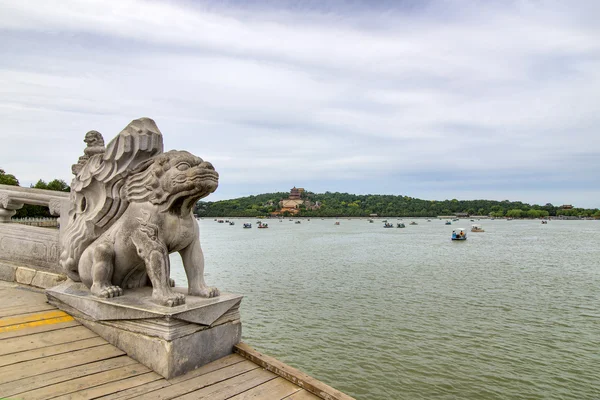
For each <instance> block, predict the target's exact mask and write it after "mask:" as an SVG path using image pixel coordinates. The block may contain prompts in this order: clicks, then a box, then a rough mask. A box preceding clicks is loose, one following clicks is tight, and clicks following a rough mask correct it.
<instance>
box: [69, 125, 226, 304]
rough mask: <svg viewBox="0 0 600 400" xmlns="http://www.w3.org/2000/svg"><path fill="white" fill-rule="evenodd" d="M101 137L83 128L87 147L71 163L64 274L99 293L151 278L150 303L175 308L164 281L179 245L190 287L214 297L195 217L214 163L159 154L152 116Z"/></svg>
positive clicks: (181, 298)
mask: <svg viewBox="0 0 600 400" xmlns="http://www.w3.org/2000/svg"><path fill="white" fill-rule="evenodd" d="M88 136H90V137H89V140H88ZM101 139H102V136H101V135H100V134H99V133H98V132H95V131H93V132H91V133H90V132H88V135H86V143H88V148H87V149H86V151H85V154H84V156H83V157H81V158H80V159H79V162H78V163H77V164H76V165H74V166H73V172H74V173H75V174H76V176H75V178H74V179H73V181H72V183H71V189H72V191H71V197H70V199H71V208H70V211H69V223H68V226H67V227H66V228H65V230H64V232H63V233H62V236H61V243H62V253H61V256H60V264H61V266H62V268H63V269H64V272H65V274H66V275H67V276H68V277H69V278H71V279H72V280H74V281H80V282H83V283H84V284H85V285H86V286H87V287H88V288H89V289H90V290H91V292H92V293H93V294H94V295H95V296H98V297H103V298H112V297H117V296H121V295H123V290H128V289H132V288H139V287H144V286H149V283H151V285H152V288H153V290H152V299H153V301H154V302H156V303H158V304H160V305H164V306H169V307H176V306H179V305H181V304H183V303H184V302H185V294H184V293H181V292H179V291H175V290H173V289H172V288H171V285H170V280H169V273H170V266H169V253H172V252H175V251H177V252H179V253H180V255H181V257H182V260H183V265H184V268H185V272H186V275H187V279H188V284H189V286H188V291H187V293H188V294H189V295H192V296H200V297H216V296H218V295H219V291H218V290H217V289H216V288H212V287H209V286H207V285H206V283H205V281H204V256H203V254H202V249H201V246H200V239H199V231H198V224H197V223H196V221H195V219H194V218H193V216H192V208H193V206H194V204H195V203H196V202H197V201H198V200H199V199H201V198H203V197H205V196H207V195H209V194H210V193H212V192H214V191H215V190H216V188H217V185H218V176H219V175H218V173H217V172H216V171H215V169H214V168H213V166H212V165H211V164H210V163H208V162H205V161H203V160H202V159H201V158H199V157H196V156H194V155H192V154H190V153H188V152H186V151H169V152H166V153H163V142H162V134H161V133H160V131H159V129H158V127H157V126H156V124H155V123H154V121H152V120H151V119H149V118H141V119H138V120H134V121H132V122H131V123H130V124H129V125H128V126H127V127H125V129H124V130H123V131H122V132H121V133H119V135H117V137H115V138H114V139H113V140H112V141H111V142H110V143H109V144H108V145H107V146H106V148H104V146H103V144H104V142H103V140H101ZM92 150H93V151H92ZM149 281H150V282H149Z"/></svg>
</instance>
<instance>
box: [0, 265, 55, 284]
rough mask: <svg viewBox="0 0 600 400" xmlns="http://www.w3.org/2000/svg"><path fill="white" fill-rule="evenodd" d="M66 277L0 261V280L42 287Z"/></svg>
mask: <svg viewBox="0 0 600 400" xmlns="http://www.w3.org/2000/svg"><path fill="white" fill-rule="evenodd" d="M66 279H67V277H66V276H64V275H61V274H55V273H52V272H46V271H39V270H36V269H34V268H28V267H20V266H16V265H10V264H6V263H3V262H0V280H2V281H7V282H17V283H21V284H23V285H30V286H35V287H38V288H42V289H48V288H51V287H54V286H56V285H58V284H60V283H61V282H63V281H65V280H66Z"/></svg>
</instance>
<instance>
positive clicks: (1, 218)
mask: <svg viewBox="0 0 600 400" xmlns="http://www.w3.org/2000/svg"><path fill="white" fill-rule="evenodd" d="M68 200H69V193H65V192H57V191H54V190H44V189H32V188H24V187H20V186H10V185H0V223H1V222H10V219H11V217H12V216H13V215H15V214H16V212H17V210H18V209H20V208H21V207H23V205H24V204H33V205H37V206H45V207H48V208H49V209H50V214H52V215H60V214H61V207H62V204H63V203H64V202H65V201H68Z"/></svg>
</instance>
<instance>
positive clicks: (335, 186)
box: [0, 0, 600, 207]
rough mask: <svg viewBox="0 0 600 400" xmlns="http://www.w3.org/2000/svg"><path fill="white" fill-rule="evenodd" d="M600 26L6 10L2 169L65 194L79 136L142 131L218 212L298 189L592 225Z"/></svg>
mask: <svg viewBox="0 0 600 400" xmlns="http://www.w3.org/2000/svg"><path fill="white" fill-rule="evenodd" d="M599 8H600V6H599V5H598V4H597V3H596V2H594V1H589V2H584V1H582V2H578V3H577V7H575V6H572V5H567V4H565V3H563V2H558V1H540V2H532V1H516V0H515V1H511V2H504V3H502V4H492V2H481V1H464V2H448V1H442V0H440V1H431V2H410V1H407V2H400V3H398V2H377V3H372V2H356V1H355V2H342V1H339V2H334V3H328V6H324V5H322V4H321V3H320V2H306V3H295V2H267V3H260V4H256V5H252V4H247V3H239V2H201V3H194V2H184V1H180V2H158V1H142V0H124V1H120V2H118V3H110V4H109V3H106V2H103V1H100V0H82V1H75V0H65V1H62V2H59V3H51V2H41V3H40V2H33V1H25V0H24V1H19V2H11V3H2V4H0V30H1V31H2V35H1V36H0V55H1V57H0V93H1V95H0V129H1V130H0V132H2V133H0V135H1V136H0V140H1V142H2V146H1V147H0V163H1V167H2V168H4V169H5V170H7V171H9V172H11V173H13V174H15V175H17V177H19V179H20V180H21V181H22V182H35V181H36V180H37V179H39V178H44V179H46V180H49V179H53V178H55V177H59V178H62V179H65V180H69V179H70V177H69V171H70V164H71V163H73V162H75V161H76V160H77V157H78V156H79V155H80V153H81V152H82V149H83V146H84V145H83V142H82V139H83V135H84V134H85V132H86V131H87V130H91V129H96V130H99V131H100V132H102V133H103V134H104V136H105V138H106V139H109V138H112V137H113V136H114V135H116V134H117V133H118V132H119V131H120V130H121V129H122V128H123V127H124V126H125V125H126V124H127V123H128V122H129V121H130V120H132V119H134V118H138V117H140V116H149V117H152V118H154V119H155V120H156V122H157V124H158V126H159V127H160V128H161V130H162V131H163V133H164V134H165V145H166V147H167V148H179V149H188V150H190V151H192V152H194V153H196V154H198V155H200V156H201V157H204V158H206V159H208V160H210V161H212V162H213V163H214V164H215V165H216V167H217V170H219V172H220V174H221V187H220V189H219V191H217V193H216V194H215V195H213V196H211V198H213V199H218V198H225V197H231V196H239V195H245V194H248V193H249V192H253V193H259V192H262V191H266V190H287V189H288V187H291V186H293V185H297V186H304V187H306V188H309V189H311V190H317V189H314V188H322V189H319V190H343V191H348V192H355V193H365V192H375V193H384V192H387V193H398V194H399V193H402V194H408V195H411V196H414V197H429V198H436V199H444V198H452V197H457V196H458V194H457V193H458V192H462V193H465V195H468V196H474V197H478V198H482V197H485V196H488V195H494V196H499V197H496V198H511V199H519V200H524V201H530V202H538V203H542V202H543V203H545V202H546V201H551V202H556V203H562V202H564V203H570V202H574V200H572V199H575V198H576V199H578V201H580V203H579V204H581V205H585V206H593V207H598V206H599V205H600V204H598V202H597V200H595V199H597V198H598V197H597V196H596V197H591V196H592V195H593V194H594V193H595V192H593V190H594V189H593V188H594V187H598V184H599V183H600V181H599V178H598V175H597V171H598V167H600V161H599V158H598V157H596V154H595V153H593V152H590V149H595V148H598V147H599V145H600V135H598V133H597V128H598V126H599V122H600V116H599V115H598V113H597V107H596V103H597V100H596V99H597V93H599V89H600V40H598V39H600V27H598V26H597V23H596V21H595V20H594V18H592V16H593V15H597V12H598V11H600V9H599ZM594 13H595V14H594ZM440 182H441V183H443V184H441V183H440ZM491 185H493V186H492V187H491ZM329 187H331V188H332V189H328V188H329ZM566 187H568V189H567V190H565V188H566ZM520 194H522V196H523V197H520Z"/></svg>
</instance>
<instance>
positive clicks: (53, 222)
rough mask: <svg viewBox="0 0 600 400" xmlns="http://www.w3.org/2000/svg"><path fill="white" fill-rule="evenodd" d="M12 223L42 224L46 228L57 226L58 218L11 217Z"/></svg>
mask: <svg viewBox="0 0 600 400" xmlns="http://www.w3.org/2000/svg"><path fill="white" fill-rule="evenodd" d="M10 222H12V223H13V224H22V225H29V226H43V227H46V228H56V227H58V226H59V224H58V218H31V217H25V218H12V219H11V220H10Z"/></svg>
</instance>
